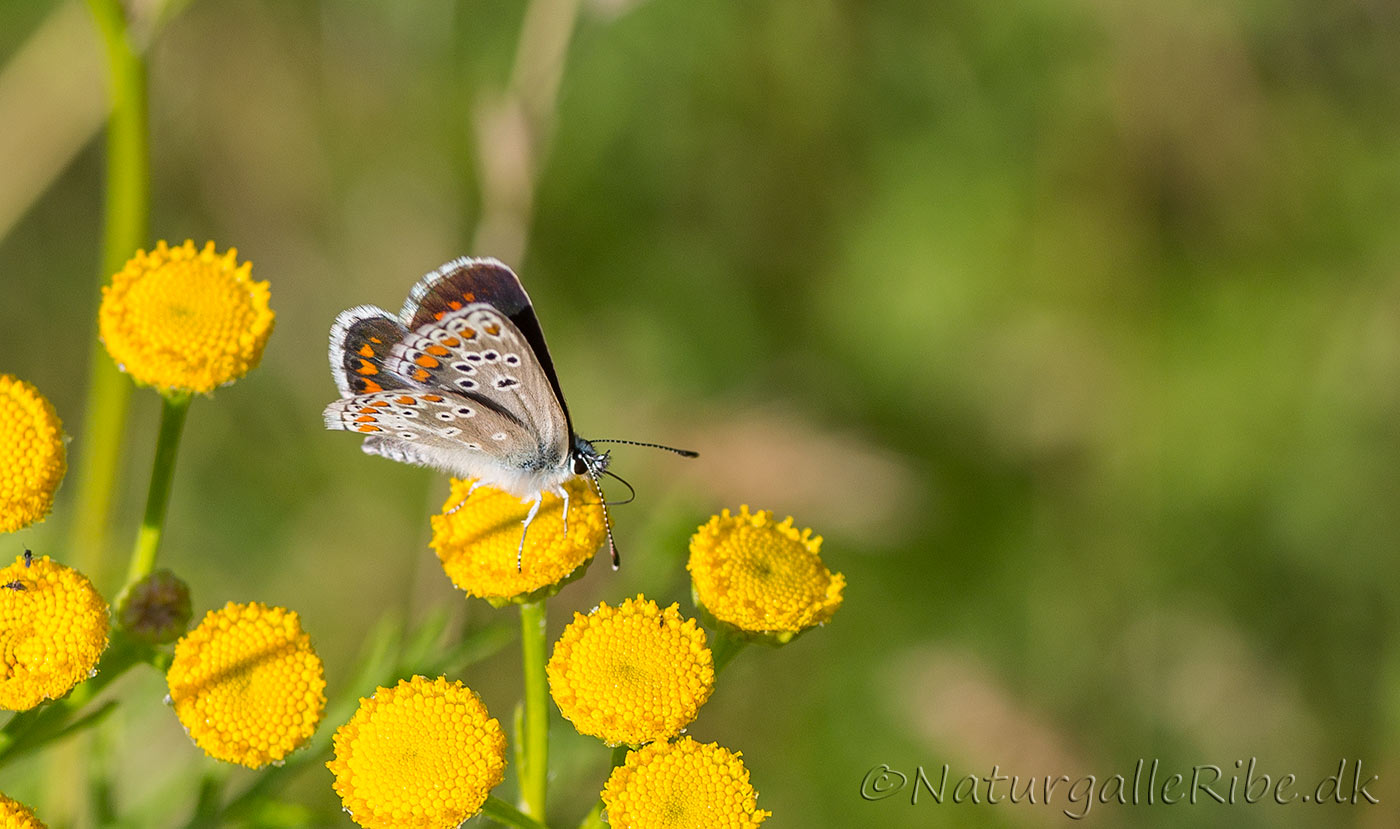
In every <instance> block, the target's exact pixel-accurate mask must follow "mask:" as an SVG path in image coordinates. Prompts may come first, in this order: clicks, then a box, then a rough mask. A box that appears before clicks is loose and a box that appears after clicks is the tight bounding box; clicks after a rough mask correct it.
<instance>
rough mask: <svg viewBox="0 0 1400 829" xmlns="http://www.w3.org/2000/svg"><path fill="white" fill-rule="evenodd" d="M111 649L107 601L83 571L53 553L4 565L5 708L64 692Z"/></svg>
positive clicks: (1, 676) (0, 695)
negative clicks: (60, 561)
mask: <svg viewBox="0 0 1400 829" xmlns="http://www.w3.org/2000/svg"><path fill="white" fill-rule="evenodd" d="M106 647H107V603H106V602H105V601H103V600H102V597H101V596H100V595H98V593H97V591H96V590H94V589H93V586H92V583H91V582H89V581H88V580H87V577H86V576H84V575H83V574H82V573H79V572H78V571H77V570H73V569H70V568H68V567H64V566H63V565H62V564H56V563H54V562H53V561H50V560H49V557H48V556H44V557H43V558H36V559H33V560H30V558H29V557H28V556H20V557H19V558H17V559H15V562H14V563H13V564H11V565H10V566H8V567H6V568H4V569H0V709H5V710H10V711H24V710H27V709H29V708H33V707H34V706H36V705H38V704H39V703H41V702H43V701H44V700H46V699H57V698H59V697H61V696H63V695H64V694H66V693H68V691H69V689H70V688H72V687H73V686H74V685H77V684H78V683H79V682H82V681H83V680H84V679H87V678H88V677H89V676H91V675H92V673H93V671H94V669H95V668H96V667H97V660H98V658H99V657H101V656H102V651H103V650H105V649H106Z"/></svg>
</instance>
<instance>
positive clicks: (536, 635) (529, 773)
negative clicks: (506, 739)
mask: <svg viewBox="0 0 1400 829" xmlns="http://www.w3.org/2000/svg"><path fill="white" fill-rule="evenodd" d="M545 618H546V617H545V600H544V599H541V600H539V601H537V602H528V603H526V604H522V605H521V606H520V658H521V663H522V666H523V673H524V678H525V716H524V720H523V725H524V728H523V729H522V730H523V732H524V733H523V734H519V735H517V739H518V740H520V744H521V745H522V746H523V747H524V753H523V754H522V755H521V763H520V771H519V775H520V809H521V810H522V811H523V812H525V814H527V815H529V816H530V817H532V818H535V819H536V820H539V821H544V820H545V790H546V787H547V786H548V780H549V776H548V772H549V681H548V680H547V679H546V677H545V650H546V648H545Z"/></svg>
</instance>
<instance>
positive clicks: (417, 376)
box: [413, 368, 432, 383]
mask: <svg viewBox="0 0 1400 829" xmlns="http://www.w3.org/2000/svg"><path fill="white" fill-rule="evenodd" d="M431 376H432V374H430V373H429V372H428V371H426V370H424V369H421V368H415V369H414V370H413V379H414V380H417V381H418V382H420V383H421V382H423V381H424V380H427V379H428V378H429V377H431Z"/></svg>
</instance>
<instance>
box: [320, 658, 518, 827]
mask: <svg viewBox="0 0 1400 829" xmlns="http://www.w3.org/2000/svg"><path fill="white" fill-rule="evenodd" d="M326 766H327V768H329V769H330V770H331V771H332V772H333V773H334V774H335V791H336V794H338V795H340V800H341V803H342V804H343V805H344V806H345V811H347V812H349V813H350V817H351V818H353V819H354V820H355V822H356V823H358V824H359V825H361V826H363V827H365V829H450V828H451V827H455V826H457V825H458V824H460V823H462V822H463V821H465V820H466V819H467V818H470V817H471V816H473V815H475V814H476V813H477V812H478V811H480V810H481V805H482V804H483V803H485V802H486V796H487V795H489V794H490V793H491V790H492V789H493V788H495V787H496V786H497V785H499V784H500V782H501V780H502V779H503V778H504V777H505V768H506V735H505V732H503V731H502V730H501V724H500V723H498V722H496V721H495V720H494V719H492V718H491V716H490V715H488V714H487V713H486V706H485V705H483V704H482V703H481V699H480V698H479V697H477V695H476V693H475V692H474V691H472V690H471V689H470V688H468V687H466V686H465V685H463V684H462V683H460V682H448V681H447V680H446V679H445V678H443V677H438V678H437V679H427V678H425V677H421V676H415V677H414V678H413V679H412V680H402V679H401V680H399V684H398V685H396V686H395V687H393V688H379V689H377V690H376V691H375V692H374V696H372V697H369V698H368V699H361V700H360V708H359V710H357V711H356V712H355V716H353V717H351V718H350V721H349V722H347V723H346V724H345V725H342V726H341V727H340V729H339V730H338V731H336V732H335V757H334V758H333V759H332V760H331V761H330V762H329V763H326Z"/></svg>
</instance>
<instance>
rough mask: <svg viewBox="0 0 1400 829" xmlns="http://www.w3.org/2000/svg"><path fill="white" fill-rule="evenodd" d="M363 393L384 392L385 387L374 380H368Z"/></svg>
mask: <svg viewBox="0 0 1400 829" xmlns="http://www.w3.org/2000/svg"><path fill="white" fill-rule="evenodd" d="M363 391H365V392H366V393H370V392H377V391H384V387H383V386H381V385H379V384H378V383H376V382H374V381H373V380H366V381H365V387H364V389H363Z"/></svg>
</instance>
